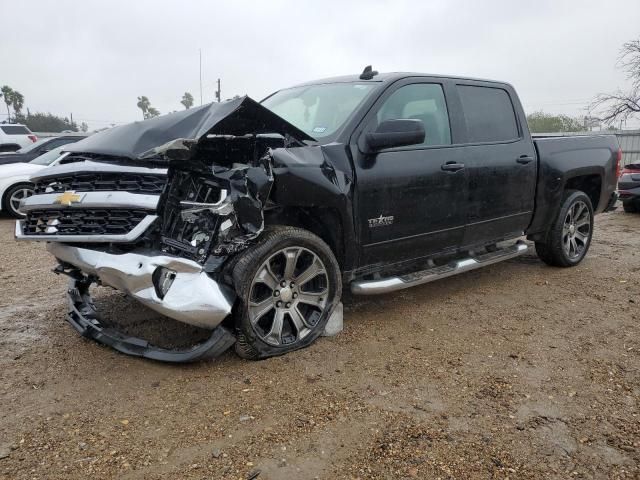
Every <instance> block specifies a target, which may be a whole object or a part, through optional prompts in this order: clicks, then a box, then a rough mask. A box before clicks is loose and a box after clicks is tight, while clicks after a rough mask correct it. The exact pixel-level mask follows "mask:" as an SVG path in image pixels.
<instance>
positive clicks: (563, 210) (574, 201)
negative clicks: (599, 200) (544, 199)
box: [536, 190, 593, 267]
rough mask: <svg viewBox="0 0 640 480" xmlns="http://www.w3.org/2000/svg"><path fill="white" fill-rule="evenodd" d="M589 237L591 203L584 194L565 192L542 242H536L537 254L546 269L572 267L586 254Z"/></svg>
mask: <svg viewBox="0 0 640 480" xmlns="http://www.w3.org/2000/svg"><path fill="white" fill-rule="evenodd" d="M592 236H593V207H592V205H591V200H590V199H589V197H588V196H587V195H586V194H585V193H584V192H581V191H578V190H567V191H566V192H565V193H564V195H563V197H562V203H561V206H560V210H559V212H558V215H557V216H556V218H555V219H554V220H553V224H552V225H551V228H550V229H549V232H548V233H547V236H546V238H545V239H544V242H536V253H537V254H538V257H540V259H541V260H542V261H543V262H545V263H546V264H548V265H552V266H554V267H573V266H575V265H577V264H579V263H580V262H581V261H582V259H583V258H584V256H585V255H586V254H587V251H588V250H589V246H590V245H591V238H592Z"/></svg>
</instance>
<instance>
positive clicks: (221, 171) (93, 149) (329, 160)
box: [16, 68, 622, 361]
mask: <svg viewBox="0 0 640 480" xmlns="http://www.w3.org/2000/svg"><path fill="white" fill-rule="evenodd" d="M67 148H68V150H69V151H70V153H69V156H68V157H66V158H65V160H64V162H65V164H64V165H58V166H55V167H51V168H48V169H46V170H43V171H41V172H38V173H36V174H34V175H33V177H32V180H33V182H34V183H35V185H36V193H35V195H33V196H32V197H29V198H27V199H25V200H24V201H23V202H22V207H21V208H23V211H24V212H25V213H26V218H25V219H24V220H20V221H19V222H18V223H17V225H16V237H17V238H18V239H27V240H41V241H46V242H48V243H47V249H48V250H49V251H50V252H51V253H52V254H53V255H54V256H55V257H56V258H57V259H58V261H59V266H58V267H57V269H56V272H57V273H64V274H67V275H69V277H70V278H71V280H70V282H71V285H70V287H69V288H68V290H67V295H68V298H69V302H70V309H69V316H68V320H69V322H70V323H71V324H72V325H73V327H74V328H76V329H77V330H78V331H79V332H80V333H82V335H84V336H86V337H88V338H94V339H96V340H98V341H100V342H103V343H106V344H108V345H111V346H113V347H114V348H116V349H118V350H120V351H123V352H125V353H129V354H133V355H140V356H145V357H149V358H155V359H159V360H167V361H189V360H194V359H196V358H203V357H210V356H215V355H218V354H220V353H221V352H223V351H224V350H226V349H227V348H229V347H230V346H231V345H232V344H234V343H235V348H236V352H237V353H238V354H239V355H241V356H243V357H245V358H250V359H260V358H266V357H270V356H274V355H281V354H284V353H287V352H290V351H292V350H296V349H298V348H303V347H306V346H307V345H309V344H311V343H312V342H313V341H314V340H315V339H316V338H318V336H320V335H321V334H322V333H323V332H324V331H325V326H326V325H327V323H328V321H329V319H330V318H331V316H332V315H333V313H334V311H335V310H336V309H339V304H340V299H341V295H342V286H343V285H345V286H348V288H349V289H350V290H351V292H352V293H354V294H361V295H373V294H380V293H388V292H393V291H396V290H399V289H402V288H407V287H411V286H414V285H420V284H423V283H427V282H431V281H434V280H437V279H441V278H444V277H448V276H451V275H455V274H457V273H461V272H465V271H469V270H472V269H475V268H479V267H483V266H486V265H491V264H493V263H496V262H499V261H503V260H507V259H510V258H513V257H515V256H518V255H521V254H523V253H525V252H526V251H527V249H528V246H527V244H526V243H524V242H523V241H521V239H520V237H522V236H523V235H526V236H527V238H528V239H529V240H532V241H534V242H535V246H536V252H537V253H538V256H539V257H540V258H541V259H542V260H543V261H544V262H546V263H547V264H549V265H553V266H558V267H572V266H574V265H578V264H579V263H580V262H581V261H582V260H583V258H584V257H585V255H586V254H587V251H588V250H589V245H590V244H591V238H592V235H593V228H594V215H596V214H597V213H600V212H603V211H605V210H607V209H608V208H611V206H612V205H613V204H614V203H615V202H616V200H617V197H616V195H615V187H616V181H617V175H618V167H619V162H620V158H621V155H622V153H621V151H620V148H619V145H618V142H617V139H616V137H615V136H613V135H596V136H581V137H552V138H532V137H531V135H530V134H529V130H528V127H527V121H526V117H525V114H524V111H523V109H522V106H521V104H520V101H519V99H518V96H517V95H516V92H515V90H514V88H513V87H512V86H511V85H509V84H507V83H503V82H495V81H488V80H478V79H469V78H455V77H445V76H434V75H422V74H414V73H393V74H377V72H374V71H373V70H372V69H371V68H367V69H365V71H364V72H363V73H362V74H361V75H359V76H358V75H352V76H347V77H339V78H332V79H326V80H320V81H315V82H309V83H305V84H302V85H299V86H297V87H293V88H288V89H283V90H280V91H278V92H276V93H274V94H273V95H271V96H270V97H268V98H266V99H265V100H263V101H262V103H261V104H260V103H257V102H255V101H254V100H252V99H250V98H248V97H243V98H238V99H234V100H230V101H227V102H222V103H214V104H210V105H204V106H201V107H196V108H191V109H189V110H185V111H182V112H176V113H173V114H169V115H165V116H161V117H156V118H152V119H149V120H145V121H143V122H135V123H132V124H129V125H123V126H120V127H115V128H112V129H110V130H107V131H104V132H101V133H98V134H94V135H92V136H91V137H89V138H87V139H86V140H83V141H82V142H78V143H76V144H73V145H70V146H69V147H67ZM161 168H167V169H168V172H167V173H166V175H165V171H161V170H160V169H161ZM167 175H168V180H167ZM96 283H99V284H102V285H109V286H112V287H114V288H116V289H119V290H121V291H123V292H125V293H126V294H128V295H130V296H131V297H132V298H134V299H136V300H138V301H140V302H141V303H143V304H145V305H147V306H148V307H150V308H152V309H155V310H157V311H158V312H160V313H162V314H164V315H167V316H169V317H171V318H173V319H175V320H178V321H181V322H184V323H187V324H191V325H195V326H198V327H202V328H205V329H208V330H210V332H211V336H210V339H209V340H207V341H205V342H203V343H201V344H199V345H198V346H196V347H193V348H189V349H184V350H179V351H177V350H168V349H163V348H160V347H156V346H154V345H151V344H149V342H147V341H146V340H143V339H138V338H133V337H131V336H129V335H128V334H127V335H125V334H122V333H120V332H116V331H114V330H113V329H112V328H111V327H109V326H107V325H103V324H101V323H100V315H99V312H96V310H95V306H94V303H93V301H92V299H91V293H90V287H91V286H92V285H93V284H96ZM398 298H399V299H400V298H401V297H400V296H399V297H398ZM338 311H339V310H338Z"/></svg>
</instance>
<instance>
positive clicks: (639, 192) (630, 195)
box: [618, 187, 640, 202]
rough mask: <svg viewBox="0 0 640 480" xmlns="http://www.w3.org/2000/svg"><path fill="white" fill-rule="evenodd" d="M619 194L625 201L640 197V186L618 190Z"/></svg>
mask: <svg viewBox="0 0 640 480" xmlns="http://www.w3.org/2000/svg"><path fill="white" fill-rule="evenodd" d="M618 195H619V196H620V200H622V201H623V202H626V201H629V200H634V199H640V187H636V188H629V189H621V190H618Z"/></svg>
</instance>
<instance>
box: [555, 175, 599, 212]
mask: <svg viewBox="0 0 640 480" xmlns="http://www.w3.org/2000/svg"><path fill="white" fill-rule="evenodd" d="M564 188H565V189H566V190H580V191H582V192H584V193H586V194H587V196H588V197H589V200H591V205H592V206H593V209H594V210H595V209H597V208H598V203H600V192H601V191H602V177H601V176H600V175H598V174H593V175H581V176H579V177H573V178H570V179H569V180H568V181H567V183H566V184H565V187H564Z"/></svg>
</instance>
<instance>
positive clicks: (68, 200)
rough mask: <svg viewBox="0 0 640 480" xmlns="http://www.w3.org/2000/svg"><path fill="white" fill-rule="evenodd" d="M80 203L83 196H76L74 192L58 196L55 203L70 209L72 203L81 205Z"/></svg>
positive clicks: (68, 191) (69, 191) (70, 191)
mask: <svg viewBox="0 0 640 480" xmlns="http://www.w3.org/2000/svg"><path fill="white" fill-rule="evenodd" d="M80 201H82V196H81V195H76V192H74V191H73V190H67V191H66V192H64V193H63V194H62V195H58V196H57V197H56V199H55V201H54V202H53V203H59V204H60V205H66V206H67V207H70V206H71V204H72V203H79V202H80Z"/></svg>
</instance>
